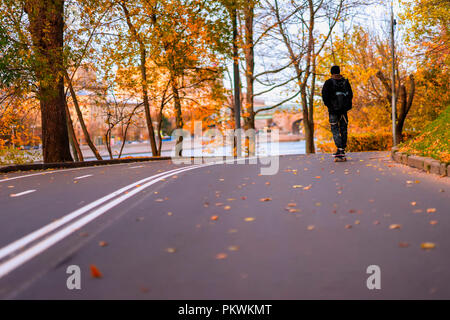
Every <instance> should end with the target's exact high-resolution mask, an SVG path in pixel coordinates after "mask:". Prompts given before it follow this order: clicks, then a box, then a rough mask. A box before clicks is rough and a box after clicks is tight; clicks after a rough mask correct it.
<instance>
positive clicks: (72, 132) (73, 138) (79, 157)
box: [64, 100, 84, 161]
mask: <svg viewBox="0 0 450 320" xmlns="http://www.w3.org/2000/svg"><path fill="white" fill-rule="evenodd" d="M64 101H65V103H64V107H65V109H66V119H67V129H68V133H69V141H70V145H71V146H72V149H73V153H74V154H73V155H74V158H75V161H84V158H83V153H82V152H81V149H80V144H79V143H78V140H77V136H76V134H75V130H74V129H73V123H72V119H71V117H70V112H69V106H68V105H67V100H64Z"/></svg>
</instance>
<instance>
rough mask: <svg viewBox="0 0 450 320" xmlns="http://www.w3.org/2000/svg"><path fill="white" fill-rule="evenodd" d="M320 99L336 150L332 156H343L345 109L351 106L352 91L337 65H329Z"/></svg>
mask: <svg viewBox="0 0 450 320" xmlns="http://www.w3.org/2000/svg"><path fill="white" fill-rule="evenodd" d="M322 99H323V103H324V104H325V106H326V107H327V108H328V113H329V120H330V126H331V132H332V133H333V140H334V143H335V144H336V148H337V151H336V152H335V153H333V156H342V157H343V156H345V148H346V147H347V126H348V116H347V111H349V110H350V109H351V108H352V99H353V92H352V87H351V86H350V83H349V82H348V80H347V79H345V78H344V77H343V76H342V75H341V69H340V68H339V66H333V67H331V78H330V79H328V80H327V81H325V83H324V85H323V88H322Z"/></svg>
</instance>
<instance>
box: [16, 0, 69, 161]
mask: <svg viewBox="0 0 450 320" xmlns="http://www.w3.org/2000/svg"><path fill="white" fill-rule="evenodd" d="M24 10H25V12H26V13H27V15H28V20H29V25H28V30H29V32H30V35H31V39H32V47H31V49H32V51H33V71H34V75H35V78H36V81H37V83H38V99H39V101H40V107H41V118H42V120H41V121H42V145H43V159H44V162H64V161H72V156H71V154H70V149H69V138H68V133H67V124H66V111H65V96H64V73H63V71H64V57H63V45H64V44H63V39H64V37H63V30H64V20H63V17H64V1H63V0H52V1H49V0H45V1H43V0H26V1H25V5H24Z"/></svg>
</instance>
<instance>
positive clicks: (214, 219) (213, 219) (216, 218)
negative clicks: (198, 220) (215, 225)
mask: <svg viewBox="0 0 450 320" xmlns="http://www.w3.org/2000/svg"><path fill="white" fill-rule="evenodd" d="M218 219H219V216H212V217H211V220H212V221H217V220H218Z"/></svg>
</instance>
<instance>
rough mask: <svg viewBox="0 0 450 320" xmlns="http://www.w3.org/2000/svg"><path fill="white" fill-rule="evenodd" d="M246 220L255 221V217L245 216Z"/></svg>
mask: <svg viewBox="0 0 450 320" xmlns="http://www.w3.org/2000/svg"><path fill="white" fill-rule="evenodd" d="M244 220H245V221H247V222H249V221H254V220H255V218H252V217H248V218H245V219H244Z"/></svg>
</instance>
